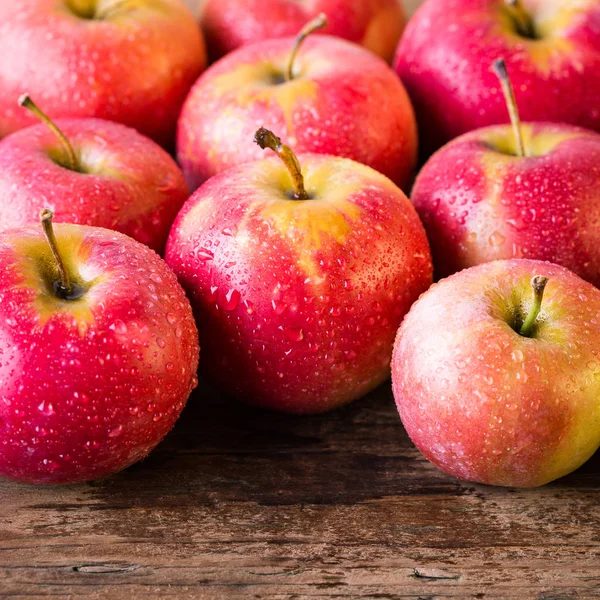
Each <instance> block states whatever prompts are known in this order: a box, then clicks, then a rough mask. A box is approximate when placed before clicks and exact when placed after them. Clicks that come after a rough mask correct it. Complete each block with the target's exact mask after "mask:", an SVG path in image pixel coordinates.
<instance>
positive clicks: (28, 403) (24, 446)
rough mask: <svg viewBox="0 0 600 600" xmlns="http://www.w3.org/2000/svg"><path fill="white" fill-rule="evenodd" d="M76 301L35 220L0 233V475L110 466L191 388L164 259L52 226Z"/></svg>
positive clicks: (74, 228)
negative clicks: (57, 282)
mask: <svg viewBox="0 0 600 600" xmlns="http://www.w3.org/2000/svg"><path fill="white" fill-rule="evenodd" d="M55 232H56V237H57V240H58V246H59V248H60V249H61V252H62V253H63V256H64V257H65V260H66V262H67V265H68V268H69V270H70V271H71V272H72V273H77V277H76V278H75V279H76V280H81V281H82V282H91V283H89V286H90V287H89V289H88V291H87V292H86V293H85V294H84V296H83V297H82V298H80V299H79V300H71V301H69V300H61V299H59V298H58V297H56V296H55V295H54V294H53V293H52V291H51V287H49V283H48V282H52V281H53V280H54V279H56V274H55V273H54V269H53V268H52V267H51V266H49V265H53V264H54V263H53V259H52V255H51V253H50V249H49V247H48V245H47V243H46V241H45V239H44V237H43V234H42V229H41V226H40V225H39V224H38V225H37V226H33V225H32V226H28V227H24V228H19V229H12V230H9V231H5V232H2V233H0V264H1V265H2V269H0V295H1V296H2V300H3V301H2V302H1V303H0V357H1V360H0V363H1V364H0V382H1V383H0V475H3V476H6V477H9V478H11V479H15V480H17V481H22V482H26V483H36V484H65V483H75V482H80V481H86V480H90V479H96V478H98V477H103V476H105V475H109V474H112V473H116V472H118V471H120V470H122V469H124V468H126V467H128V466H129V465H131V464H133V463H135V462H137V461H138V460H140V459H142V458H143V457H145V456H146V455H147V454H148V453H149V452H150V451H151V450H152V449H153V448H154V447H155V446H156V445H157V444H158V443H159V442H160V441H161V440H162V438H163V437H164V436H165V435H166V434H167V433H168V432H169V430H170V429H171V427H172V426H173V424H174V423H175V421H176V420H177V418H178V416H179V414H180V413H181V411H182V409H183V407H184V405H185V403H186V401H187V399H188V396H189V395H190V393H191V391H192V389H193V388H194V387H195V386H196V384H197V379H196V370H197V365H198V353H199V349H198V336H197V330H196V326H195V323H194V319H193V315H192V311H191V307H190V304H189V302H188V300H187V299H186V297H185V294H184V292H183V290H182V289H181V287H180V286H179V284H178V283H177V281H176V278H175V276H174V275H173V274H172V273H171V271H170V270H169V269H168V268H167V266H166V264H165V263H164V261H162V260H161V259H160V258H159V257H158V255H156V254H155V253H154V252H153V251H152V250H150V249H149V248H147V247H146V246H144V245H142V244H139V243H138V242H135V241H134V240H132V239H131V238H128V237H127V236H124V235H122V234H120V233H116V232H112V231H108V230H106V229H100V228H96V227H86V226H80V225H66V224H65V225H60V224H59V225H55Z"/></svg>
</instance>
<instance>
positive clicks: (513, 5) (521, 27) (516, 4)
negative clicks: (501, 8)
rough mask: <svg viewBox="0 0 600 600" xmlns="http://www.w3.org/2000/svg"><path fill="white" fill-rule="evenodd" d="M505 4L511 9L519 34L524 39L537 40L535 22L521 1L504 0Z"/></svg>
mask: <svg viewBox="0 0 600 600" xmlns="http://www.w3.org/2000/svg"><path fill="white" fill-rule="evenodd" d="M504 2H505V4H506V6H508V8H510V9H511V13H512V16H513V18H514V20H515V23H516V24H517V29H518V31H519V33H520V34H521V35H523V36H524V37H527V38H531V39H535V37H536V35H535V28H534V25H533V21H532V20H531V17H530V16H529V15H528V14H527V12H526V11H525V9H524V8H523V5H522V4H521V0H504Z"/></svg>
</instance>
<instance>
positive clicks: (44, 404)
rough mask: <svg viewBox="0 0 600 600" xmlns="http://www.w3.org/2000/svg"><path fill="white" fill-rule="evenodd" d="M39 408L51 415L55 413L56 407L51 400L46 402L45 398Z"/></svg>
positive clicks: (43, 412) (44, 413)
mask: <svg viewBox="0 0 600 600" xmlns="http://www.w3.org/2000/svg"><path fill="white" fill-rule="evenodd" d="M38 410H39V411H40V412H41V413H42V414H43V415H46V416H47V417H49V416H50V415H53V414H54V407H53V406H52V404H51V403H50V402H46V401H45V400H43V401H42V403H41V404H40V405H39V406H38Z"/></svg>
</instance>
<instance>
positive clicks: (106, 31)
mask: <svg viewBox="0 0 600 600" xmlns="http://www.w3.org/2000/svg"><path fill="white" fill-rule="evenodd" d="M0 23H1V25H0V28H1V33H0V80H1V81H2V84H1V85H0V137H4V136H6V135H8V134H9V133H11V132H13V131H16V130H17V129H22V128H23V127H26V126H28V125H31V124H32V123H34V119H33V118H32V117H31V116H30V115H27V114H26V113H24V112H23V111H21V110H18V109H16V107H15V102H16V100H17V98H18V97H19V96H20V95H21V94H22V93H23V92H25V91H28V92H29V93H30V94H31V95H32V96H33V97H34V98H36V99H37V100H38V101H39V102H40V103H41V104H42V105H43V106H44V107H45V109H47V110H48V113H49V114H50V116H51V117H52V118H57V117H99V118H103V119H108V120H111V121H118V122H120V123H124V124H126V125H129V126H131V127H134V128H135V129H137V130H138V131H140V132H142V133H144V134H146V135H148V136H149V137H151V138H153V139H154V140H156V141H157V142H159V143H160V144H163V145H172V143H173V140H174V133H175V126H176V123H177V116H178V114H179V111H180V109H181V105H182V104H183V101H184V99H185V96H186V94H187V93H188V91H189V89H190V87H191V86H192V84H193V83H194V81H195V80H196V79H197V77H198V75H199V74H200V73H201V72H202V70H203V69H204V67H205V65H206V53H205V48H204V42H203V39H202V34H201V32H200V30H199V28H198V25H197V23H196V22H195V18H194V16H193V15H192V13H191V12H190V11H189V9H188V8H186V6H185V4H184V3H183V2H182V1H181V0H18V1H17V2H12V1H8V0H7V1H3V2H0Z"/></svg>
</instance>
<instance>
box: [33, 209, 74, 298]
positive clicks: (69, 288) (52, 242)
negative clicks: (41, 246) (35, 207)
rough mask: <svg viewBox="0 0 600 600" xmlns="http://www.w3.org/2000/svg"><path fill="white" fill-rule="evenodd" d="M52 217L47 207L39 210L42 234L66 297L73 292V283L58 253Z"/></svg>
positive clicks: (61, 289)
mask: <svg viewBox="0 0 600 600" xmlns="http://www.w3.org/2000/svg"><path fill="white" fill-rule="evenodd" d="M53 217H54V213H53V212H52V211H51V210H49V209H47V208H44V209H42V211H41V212H40V220H41V222H42V228H43V230H44V235H45V236H46V241H47V242H48V246H50V250H51V252H52V256H54V260H55V261H56V267H57V269H58V274H59V275H60V293H61V296H62V297H63V299H64V298H68V297H69V296H71V295H72V294H73V285H72V284H71V278H70V277H69V272H68V271H67V268H66V267H65V263H64V261H63V259H62V256H61V255H60V252H59V250H58V244H57V242H56V236H55V235H54V228H53V227H52V218H53Z"/></svg>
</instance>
